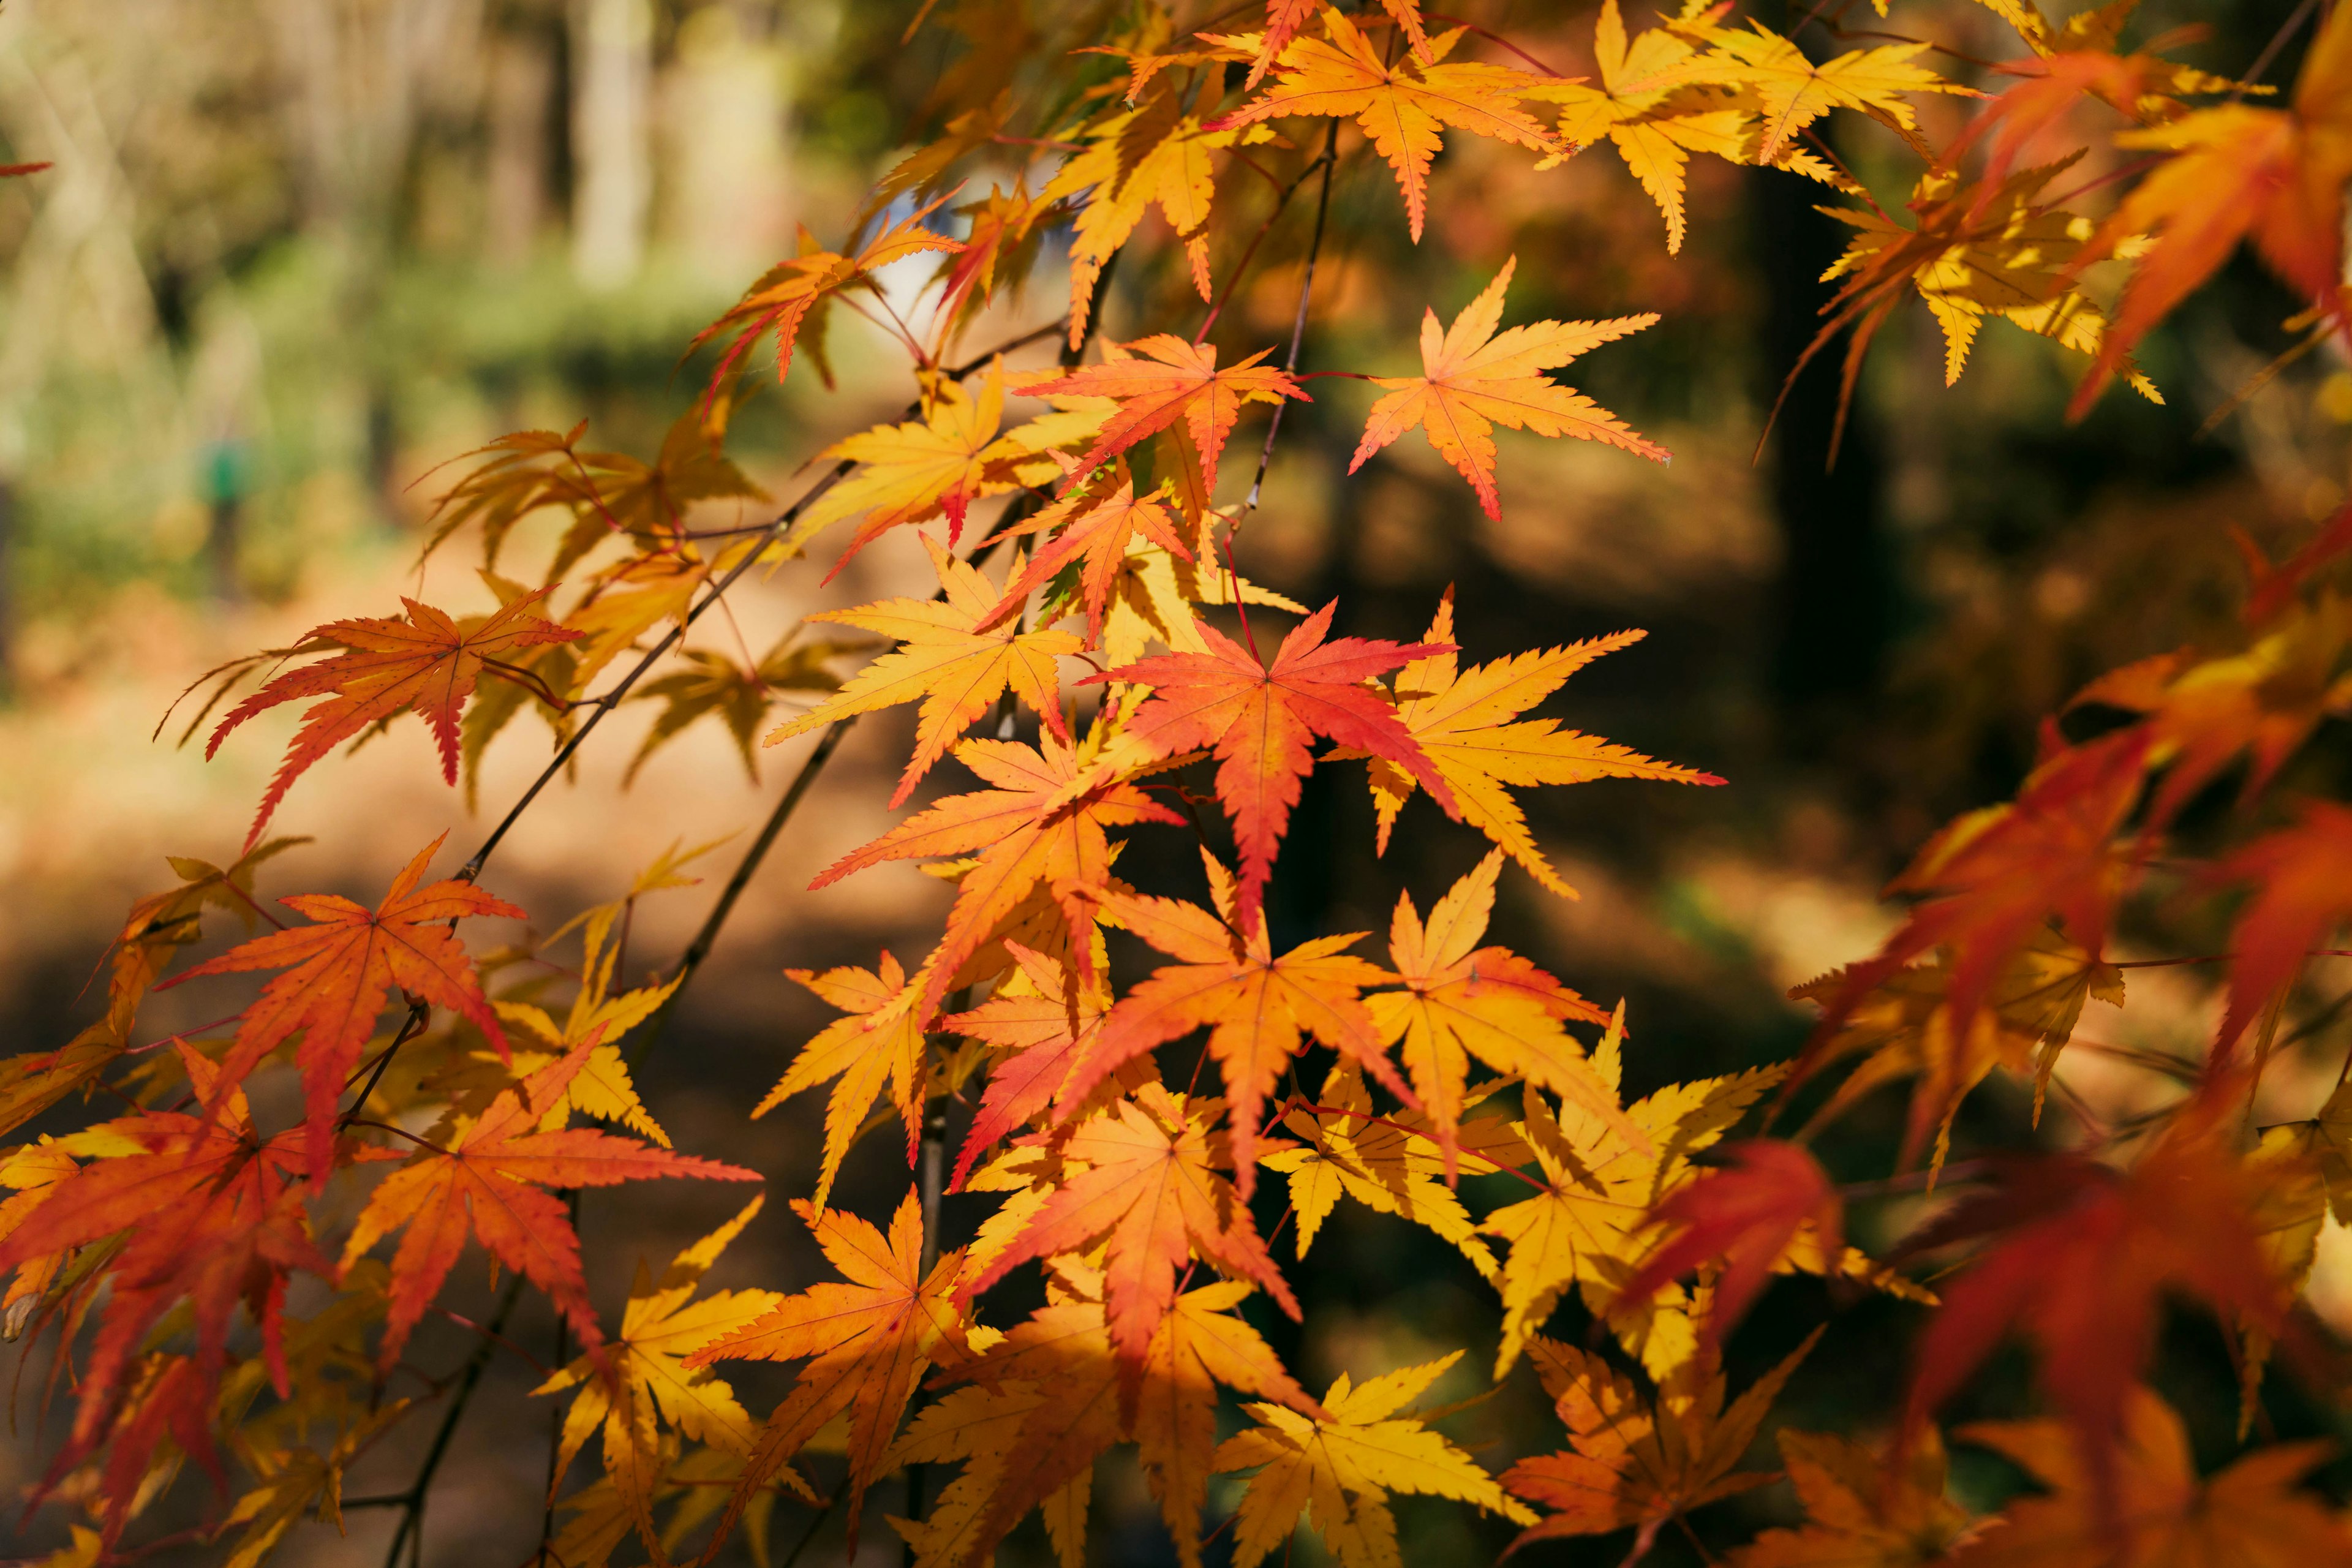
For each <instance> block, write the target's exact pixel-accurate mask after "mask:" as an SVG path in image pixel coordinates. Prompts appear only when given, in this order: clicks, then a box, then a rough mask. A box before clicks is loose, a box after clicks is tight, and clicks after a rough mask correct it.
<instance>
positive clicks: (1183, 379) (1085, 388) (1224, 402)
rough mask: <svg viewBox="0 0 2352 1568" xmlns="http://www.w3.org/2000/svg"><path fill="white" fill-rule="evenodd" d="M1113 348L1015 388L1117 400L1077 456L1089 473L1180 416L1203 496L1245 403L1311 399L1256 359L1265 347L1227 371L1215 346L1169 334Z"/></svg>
mask: <svg viewBox="0 0 2352 1568" xmlns="http://www.w3.org/2000/svg"><path fill="white" fill-rule="evenodd" d="M1108 352H1110V353H1115V354H1116V355H1117V356H1118V357H1115V358H1110V359H1108V360H1106V361H1105V362H1104V363H1100V364H1090V365H1086V366H1082V367H1081V368H1079V369H1077V370H1075V371H1066V372H1057V373H1055V374H1052V375H1047V376H1044V377H1041V378H1038V379H1034V380H1030V381H1025V382H1024V383H1022V384H1020V385H1019V386H1016V387H1014V388H1013V391H1015V392H1018V393H1020V394H1022V395H1024V396H1028V397H1057V396H1059V397H1104V398H1110V399H1113V400H1114V401H1115V402H1116V403H1117V405H1118V408H1117V410H1116V412H1114V413H1112V414H1111V415H1110V416H1108V418H1106V419H1105V420H1104V421H1103V425H1102V428H1101V430H1100V431H1099V433H1097V435H1096V437H1095V438H1094V442H1093V444H1092V445H1091V446H1089V447H1087V449H1086V450H1085V451H1084V452H1083V453H1081V454H1079V456H1078V458H1077V462H1076V468H1075V470H1074V471H1075V472H1076V473H1078V474H1087V473H1091V472H1092V471H1093V470H1094V469H1096V468H1100V467H1101V466H1102V465H1103V464H1105V463H1108V462H1109V461H1110V460H1111V459H1112V458H1116V457H1118V455H1119V454H1120V453H1121V452H1124V451H1126V450H1127V449H1128V448H1129V447H1133V446H1134V445H1136V444H1137V443H1138V442H1139V441H1142V440H1145V439H1146V438H1148V437H1152V436H1156V435H1158V434H1159V433H1160V431H1162V430H1167V429H1171V427H1174V426H1177V424H1178V421H1180V420H1181V421H1182V426H1181V428H1182V431H1183V434H1184V436H1185V437H1187V438H1189V440H1190V441H1191V443H1192V451H1193V453H1194V454H1195V455H1196V456H1197V458H1198V461H1197V464H1196V465H1195V466H1196V467H1197V468H1198V469H1199V472H1200V476H1201V489H1202V494H1203V495H1213V494H1215V492H1216V489H1217V459H1218V458H1219V457H1220V456H1221V455H1222V454H1223V451H1224V449H1225V438H1226V437H1229V436H1231V435H1232V434H1233V430H1234V421H1235V420H1237V419H1239V418H1240V417H1241V411H1242V409H1243V407H1244V405H1248V404H1252V403H1280V402H1281V401H1282V400H1283V399H1285V398H1296V399H1297V400H1298V401H1299V402H1301V403H1309V402H1312V401H1314V400H1313V399H1312V398H1309V397H1308V396H1307V394H1306V392H1305V391H1304V390H1303V389H1302V388H1301V387H1300V386H1299V384H1298V383H1297V382H1296V381H1294V380H1293V379H1291V377H1290V376H1289V374H1287V373H1286V372H1283V371H1279V370H1276V369H1275V368H1274V367H1273V366H1271V365H1263V364H1260V363H1258V362H1259V361H1260V360H1262V359H1264V358H1265V357H1266V355H1268V354H1270V353H1273V352H1274V351H1273V350H1272V349H1260V350H1259V351H1258V352H1257V353H1254V354H1252V355H1250V356H1249V358H1247V359H1245V360H1243V361H1241V362H1240V363H1236V364H1229V365H1227V366H1225V367H1224V368H1223V370H1220V369H1218V368H1217V345H1216V344H1214V343H1192V342H1185V341H1184V340H1183V339H1182V338H1180V337H1177V336H1175V335H1174V334H1172V333H1169V332H1160V333H1155V334H1154V335H1152V336H1150V337H1144V338H1137V339H1136V340H1134V341H1133V342H1128V343H1124V344H1118V345H1109V346H1108ZM1073 488H1075V481H1074V482H1073Z"/></svg>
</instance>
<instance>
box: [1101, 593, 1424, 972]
mask: <svg viewBox="0 0 2352 1568" xmlns="http://www.w3.org/2000/svg"><path fill="white" fill-rule="evenodd" d="M1338 607H1339V604H1338V601H1336V600H1334V601H1333V602H1332V603H1330V604H1328V605H1324V606H1323V607H1322V608H1321V609H1320V610H1318V611H1317V612H1315V614H1313V615H1311V616H1307V619H1306V620H1304V621H1302V622H1301V623H1299V624H1298V625H1297V626H1294V627H1292V628H1291V630H1290V633H1289V635H1287V636H1286V637H1284V638H1283V639H1282V646H1281V647H1280V648H1278V649H1276V652H1275V656H1274V659H1273V662H1271V663H1269V664H1261V663H1260V662H1259V661H1258V658H1257V657H1256V655H1255V654H1254V653H1252V652H1250V651H1249V650H1248V649H1246V648H1244V647H1242V646H1241V645H1240V644H1239V643H1236V642H1234V640H1233V639H1232V638H1230V637H1226V636H1225V635H1224V634H1223V632H1220V631H1218V630H1217V629H1216V628H1215V627H1213V626H1209V625H1208V624H1206V623H1205V622H1202V623H1198V624H1197V625H1196V630H1197V631H1198V633H1199V635H1200V637H1201V640H1202V643H1203V644H1205V645H1206V647H1207V651H1206V652H1204V653H1168V654H1161V655H1159V656H1158V657H1156V658H1145V659H1139V660H1138V661H1137V662H1135V663H1133V664H1128V665H1121V666H1119V667H1118V668H1116V669H1113V670H1110V671H1108V672H1107V673H1105V674H1102V675H1097V676H1089V677H1088V678H1087V680H1086V681H1085V682H1083V683H1082V684H1093V683H1095V682H1098V681H1110V680H1125V681H1134V682H1137V683H1139V684H1140V685H1144V686H1149V687H1150V688H1151V689H1152V691H1151V696H1150V700H1148V701H1146V702H1145V703H1144V704H1143V705H1142V706H1141V707H1140V708H1138V709H1137V710H1135V713H1134V715H1133V717H1132V718H1130V719H1129V721H1128V733H1129V736H1131V737H1132V738H1133V740H1134V742H1136V743H1138V744H1139V745H1141V746H1143V747H1145V748H1147V749H1149V750H1150V751H1152V752H1155V753H1156V754H1158V755H1160V756H1171V755H1173V754H1174V753H1176V752H1189V751H1192V750H1194V749H1196V748H1199V747H1202V746H1206V747H1209V748H1211V749H1213V751H1214V752H1216V756H1217V763H1218V767H1217V798H1218V799H1219V801H1220V802H1222V803H1223V805H1224V808H1225V815H1226V816H1229V817H1231V818H1232V819H1233V824H1234V839H1235V841H1236V844H1237V846H1238V847H1239V848H1240V850H1241V861H1242V873H1241V894H1240V898H1239V900H1238V901H1237V902H1236V905H1235V914H1236V918H1237V921H1238V922H1239V924H1240V925H1241V926H1242V927H1243V929H1244V930H1246V929H1247V928H1248V927H1249V925H1250V922H1251V921H1255V920H1256V919H1257V918H1258V914H1259V911H1260V908H1261V906H1262V905H1263V903H1264V901H1265V881H1266V878H1267V877H1268V876H1269V875H1270V874H1271V873H1272V872H1273V869H1274V858H1275V854H1276V851H1277V850H1278V849H1279V847H1281V843H1282V836H1283V833H1284V831H1285V830H1286V828H1287V827H1288V826H1289V823H1290V809H1291V807H1292V806H1294V805H1297V804H1298V792H1299V785H1300V782H1301V781H1302V780H1304V779H1305V778H1306V776H1307V773H1310V772H1312V771H1313V769H1314V766H1315V761H1314V758H1313V756H1312V754H1311V753H1310V752H1309V751H1308V747H1309V746H1310V745H1311V744H1312V743H1313V742H1314V739H1315V737H1316V736H1318V735H1322V736H1325V737H1328V739H1330V740H1333V741H1337V742H1339V744H1341V745H1343V746H1351V747H1354V748H1356V749H1357V750H1358V751H1360V752H1370V753H1371V754H1372V755H1374V756H1377V757H1381V758H1385V759H1386V760H1388V761H1389V762H1391V763H1395V764H1396V765H1397V766H1398V767H1400V768H1402V770H1404V771H1405V772H1406V773H1410V774H1412V776H1413V777H1414V778H1415V779H1418V780H1419V781H1420V782H1421V784H1422V787H1423V788H1424V789H1426V790H1428V791H1429V793H1430V795H1431V797H1432V798H1433V799H1434V800H1435V801H1436V802H1437V803H1438V804H1439V805H1442V806H1444V808H1445V811H1446V814H1447V815H1448V816H1454V817H1456V818H1457V819H1458V818H1459V816H1460V815H1461V813H1460V811H1459V808H1458V807H1457V806H1456V805H1455V802H1454V791H1453V788H1452V786H1451V785H1450V784H1448V783H1447V782H1446V780H1445V779H1444V776H1443V775H1442V774H1441V773H1439V772H1438V771H1437V769H1436V768H1435V767H1434V766H1433V764H1432V763H1431V762H1430V761H1429V759H1428V757H1427V756H1426V755H1424V754H1423V752H1422V750H1421V747H1420V746H1419V745H1418V744H1417V743H1415V742H1414V741H1413V739H1412V735H1411V733H1410V732H1409V731H1407V730H1406V729H1405V727H1404V726H1403V724H1402V723H1401V722H1400V721H1398V719H1397V716H1396V713H1395V711H1394V710H1392V709H1391V708H1390V706H1389V705H1388V703H1387V701H1386V700H1383V698H1382V696H1381V693H1379V692H1378V691H1377V690H1374V689H1367V688H1366V686H1365V685H1364V682H1365V681H1367V680H1368V679H1370V678H1371V677H1373V676H1376V675H1383V674H1386V673H1387V672H1388V671H1390V670H1391V669H1394V668H1397V667H1398V666H1399V665H1402V664H1405V663H1408V662H1410V661H1411V660H1412V659H1415V658H1427V657H1428V656H1430V655H1432V654H1437V653H1444V652H1447V651H1450V650H1449V649H1448V648H1447V647H1445V645H1443V644H1431V643H1413V644H1411V645H1406V644H1400V643H1392V642H1388V641H1384V640H1381V639H1378V638H1371V637H1337V638H1333V639H1331V640H1330V641H1328V642H1327V641H1325V640H1324V639H1325V637H1326V636H1327V634H1328V632H1329V631H1330V629H1331V616H1332V612H1333V611H1335V610H1336V609H1337V608H1338Z"/></svg>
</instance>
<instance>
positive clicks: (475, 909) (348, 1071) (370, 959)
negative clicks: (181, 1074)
mask: <svg viewBox="0 0 2352 1568" xmlns="http://www.w3.org/2000/svg"><path fill="white" fill-rule="evenodd" d="M446 837H448V836H447V835H446V834H444V835H442V838H446ZM442 838H436V839H435V840H434V841H433V842H432V843H430V844H428V845H426V846H425V847H424V848H423V849H422V850H420V851H418V852H417V856H416V858H415V859H413V860H411V861H410V862H409V863H408V865H407V867H406V868H404V870H403V871H402V872H401V873H400V875H399V876H397V877H394V879H393V880H392V886H391V888H390V889H386V891H385V893H384V895H383V902H382V903H381V904H378V905H377V906H376V907H375V908H374V909H373V910H369V909H367V908H366V907H365V906H363V905H361V904H356V903H353V902H352V900H349V899H346V898H341V897H339V896H338V895H336V894H333V893H305V894H298V895H296V896H295V897H292V898H287V899H280V900H278V902H279V903H281V904H284V905H285V906H286V907H287V908H289V909H291V910H298V911H299V912H300V913H302V914H304V915H307V916H309V917H310V921H311V923H310V924H309V925H306V926H295V927H292V928H290V929H289V930H286V931H271V932H269V933H268V934H267V935H265V936H258V937H256V938H254V939H253V940H252V941H251V942H241V943H239V944H238V945H237V946H236V947H233V948H231V949H229V951H228V952H224V953H222V954H221V955H220V956H219V957H218V958H215V959H210V960H207V961H206V962H205V963H200V964H197V965H196V966H195V967H194V969H191V970H189V971H187V972H186V973H184V974H180V975H177V976H175V977H174V978H173V979H171V980H169V981H166V982H165V983H164V985H163V987H162V989H168V988H170V987H171V986H173V985H177V984H181V983H182V982H184V981H188V980H194V979H195V978H196V977H197V976H199V975H205V974H230V973H239V972H242V971H246V970H253V969H283V970H284V971H285V972H286V973H283V974H280V975H278V976H277V977H276V978H275V979H273V980H271V981H270V982H269V983H268V984H267V985H265V986H263V987H262V988H261V995H260V996H259V997H258V998H257V999H256V1001H255V1002H254V1003H253V1005H251V1006H249V1007H247V1009H246V1010H245V1021H244V1022H243V1023H242V1024H240V1025H239V1026H237V1033H236V1045H235V1046H233V1047H230V1050H229V1053H228V1055H227V1057H226V1058H224V1059H223V1061H222V1062H221V1071H222V1073H223V1074H224V1075H225V1076H226V1078H227V1079H228V1081H229V1082H231V1083H239V1082H242V1081H244V1079H245V1077H246V1075H247V1073H250V1072H251V1071H252V1070H253V1069H254V1068H256V1067H257V1066H258V1065H260V1063H261V1060H262V1058H265V1057H267V1056H268V1055H269V1053H270V1052H271V1051H274V1050H276V1049H277V1048H278V1046H279V1045H281V1044H283V1043H284V1042H285V1041H286V1040H287V1039H288V1038H289V1037H291V1036H292V1035H294V1034H295V1033H296V1032H297V1031H299V1032H300V1034H301V1036H302V1044H301V1046H300V1047H299V1049H298V1052H297V1055H296V1061H297V1062H298V1064H299V1066H300V1068H301V1069H302V1099H303V1120H304V1122H305V1125H306V1129H307V1134H308V1137H307V1146H308V1158H309V1162H310V1183H311V1185H312V1187H313V1188H314V1189H315V1188H317V1187H320V1186H322V1185H324V1184H325V1183H326V1179H327V1173H328V1172H329V1171H330V1170H331V1169H332V1168H333V1165H334V1160H333V1152H334V1132H333V1126H332V1124H333V1121H334V1118H335V1104H336V1101H337V1100H340V1099H341V1097H342V1092H343V1089H344V1087H345V1085H346V1084H347V1083H348V1081H349V1079H350V1078H351V1076H352V1068H353V1067H354V1066H356V1065H357V1064H358V1062H359V1059H360V1053H361V1052H362V1050H364V1049H365V1048H366V1047H367V1043H368V1037H370V1036H371V1035H373V1033H374V1032H375V1021H376V1018H377V1016H379V1015H381V1014H382V1013H383V1005H384V1003H385V1002H386V1001H387V1000H388V999H389V998H390V996H391V994H392V988H393V987H394V986H395V985H397V986H398V987H400V989H401V991H402V992H403V993H404V994H407V995H408V996H411V997H414V998H419V999H421V1000H423V1001H425V1002H430V1003H435V1004H437V1005H440V1006H444V1007H447V1008H450V1009H451V1010H453V1011H455V1012H457V1014H459V1015H461V1016H463V1017H465V1018H466V1019H467V1021H468V1022H469V1023H471V1024H473V1025H474V1026H476V1027H477V1028H478V1029H480V1030H481V1031H482V1034H483V1036H484V1037H485V1038H487V1039H488V1041H489V1042H490V1044H491V1045H492V1046H494V1047H497V1049H498V1052H499V1056H500V1057H501V1058H503V1057H505V1056H506V1055H507V1041H506V1036H505V1034H504V1033H503V1032H502V1031H501V1030H500V1029H499V1019H498V1015H497V1014H496V1013H495V1012H493V1011H492V1010H491V1007H490V1004H489V1001H488V998H487V997H485V996H484V995H483V994H482V987H481V983H480V981H479V980H478V979H477V978H476V977H475V974H474V963H473V960H472V959H470V958H468V957H467V955H466V950H465V948H464V947H463V946H461V945H460V944H459V943H458V942H457V938H456V937H455V936H454V935H452V934H451V933H450V931H449V929H448V926H447V923H446V922H448V921H457V920H462V919H464V918H465V917H466V916H467V915H481V916H495V917H498V918H499V919H502V920H517V921H519V920H521V919H523V918H524V916H523V911H522V910H519V909H517V908H515V907H514V906H513V905H512V904H509V903H508V902H507V901H506V900H503V899H498V898H493V897H492V896H491V895H489V894H488V893H486V892H484V891H483V890H482V889H479V888H478V887H476V886H475V885H474V884H473V883H471V882H463V881H458V880H456V879H445V880H442V881H438V882H435V883H432V884H430V885H429V886H426V887H424V888H419V887H418V886H417V883H418V882H420V881H422V880H423V879H424V877H425V866H426V865H427V864H428V863H429V862H430V861H431V860H432V858H433V857H434V854H435V853H436V851H437V850H439V849H440V847H441V844H442Z"/></svg>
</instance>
